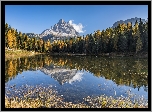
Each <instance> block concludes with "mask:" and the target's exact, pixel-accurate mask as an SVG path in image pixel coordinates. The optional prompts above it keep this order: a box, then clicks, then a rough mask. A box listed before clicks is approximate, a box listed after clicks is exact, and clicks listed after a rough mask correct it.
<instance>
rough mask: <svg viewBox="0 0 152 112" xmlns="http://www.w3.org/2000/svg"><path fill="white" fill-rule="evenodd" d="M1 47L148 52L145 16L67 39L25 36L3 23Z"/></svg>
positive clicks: (92, 51) (88, 52)
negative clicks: (3, 43) (3, 38)
mask: <svg viewBox="0 0 152 112" xmlns="http://www.w3.org/2000/svg"><path fill="white" fill-rule="evenodd" d="M5 47H6V48H10V49H12V48H13V49H24V50H29V51H36V52H45V53H74V54H89V55H98V54H102V53H140V52H148V20H147V21H146V22H145V23H143V22H142V21H141V20H140V22H139V23H138V22H137V21H136V23H135V25H134V26H132V23H128V24H119V25H118V26H117V27H115V28H107V29H106V30H102V31H100V30H97V31H95V32H94V33H93V34H88V35H86V36H80V37H75V38H70V39H61V40H54V41H53V42H50V40H48V41H44V40H43V39H38V38H35V37H34V38H29V37H28V36H27V35H26V34H22V33H21V32H18V31H17V30H15V29H14V28H11V26H9V25H8V24H7V23H6V24H5Z"/></svg>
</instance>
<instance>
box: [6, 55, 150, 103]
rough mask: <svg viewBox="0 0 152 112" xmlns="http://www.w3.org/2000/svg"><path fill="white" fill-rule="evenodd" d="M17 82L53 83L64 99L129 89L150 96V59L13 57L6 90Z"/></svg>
mask: <svg viewBox="0 0 152 112" xmlns="http://www.w3.org/2000/svg"><path fill="white" fill-rule="evenodd" d="M13 85H15V87H16V88H19V87H21V86H22V85H30V86H36V85H41V86H44V87H47V86H50V85H51V86H52V88H53V89H55V90H56V91H57V92H58V94H59V95H61V96H63V98H64V101H70V102H73V103H77V102H82V101H84V100H83V98H84V97H87V96H92V97H94V96H99V95H103V94H105V95H106V96H113V97H119V96H121V95H123V96H127V95H128V92H129V91H130V92H131V93H132V94H134V95H135V97H134V98H137V97H141V96H143V97H144V98H145V99H148V59H137V58H133V57H123V58H122V57H110V58H109V57H101V56H47V55H36V56H33V57H26V58H18V59H14V60H13V59H11V60H7V61H5V88H6V90H10V91H11V90H12V88H11V87H12V86H13ZM12 91H13V90H12ZM6 94H7V93H6ZM9 95H12V94H8V96H9Z"/></svg>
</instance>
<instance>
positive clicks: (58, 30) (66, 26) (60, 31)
mask: <svg viewBox="0 0 152 112" xmlns="http://www.w3.org/2000/svg"><path fill="white" fill-rule="evenodd" d="M78 35H79V33H78V32H77V31H76V30H75V29H74V27H73V26H72V25H71V24H70V23H69V22H67V23H66V22H65V21H64V20H63V19H60V20H59V22H58V23H57V24H55V25H54V26H53V27H52V26H51V29H46V30H44V31H43V32H42V33H41V34H40V35H39V36H40V38H43V37H52V36H54V37H68V36H70V37H74V36H78Z"/></svg>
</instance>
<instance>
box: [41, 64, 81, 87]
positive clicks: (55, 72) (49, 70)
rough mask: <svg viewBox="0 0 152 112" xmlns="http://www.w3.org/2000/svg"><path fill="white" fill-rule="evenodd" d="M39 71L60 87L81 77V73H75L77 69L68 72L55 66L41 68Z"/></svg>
mask: <svg viewBox="0 0 152 112" xmlns="http://www.w3.org/2000/svg"><path fill="white" fill-rule="evenodd" d="M40 71H41V72H43V73H44V74H46V75H49V76H51V77H52V78H54V79H55V80H57V81H58V82H59V84H60V85H63V84H64V83H65V82H69V83H71V82H73V81H75V80H79V79H78V77H81V76H82V74H81V73H77V69H72V70H70V69H65V68H62V67H57V66H52V67H51V66H49V67H45V68H44V67H43V68H41V69H40ZM78 75H79V76H78Z"/></svg>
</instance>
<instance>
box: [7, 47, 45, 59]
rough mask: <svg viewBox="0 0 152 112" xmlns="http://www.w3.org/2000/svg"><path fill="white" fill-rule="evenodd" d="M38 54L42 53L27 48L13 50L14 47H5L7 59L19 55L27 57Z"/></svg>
mask: <svg viewBox="0 0 152 112" xmlns="http://www.w3.org/2000/svg"><path fill="white" fill-rule="evenodd" d="M37 54H42V53H38V52H34V51H26V50H13V49H10V50H9V49H5V59H6V60H7V59H11V58H13V59H15V58H19V57H27V56H34V55H37Z"/></svg>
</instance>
